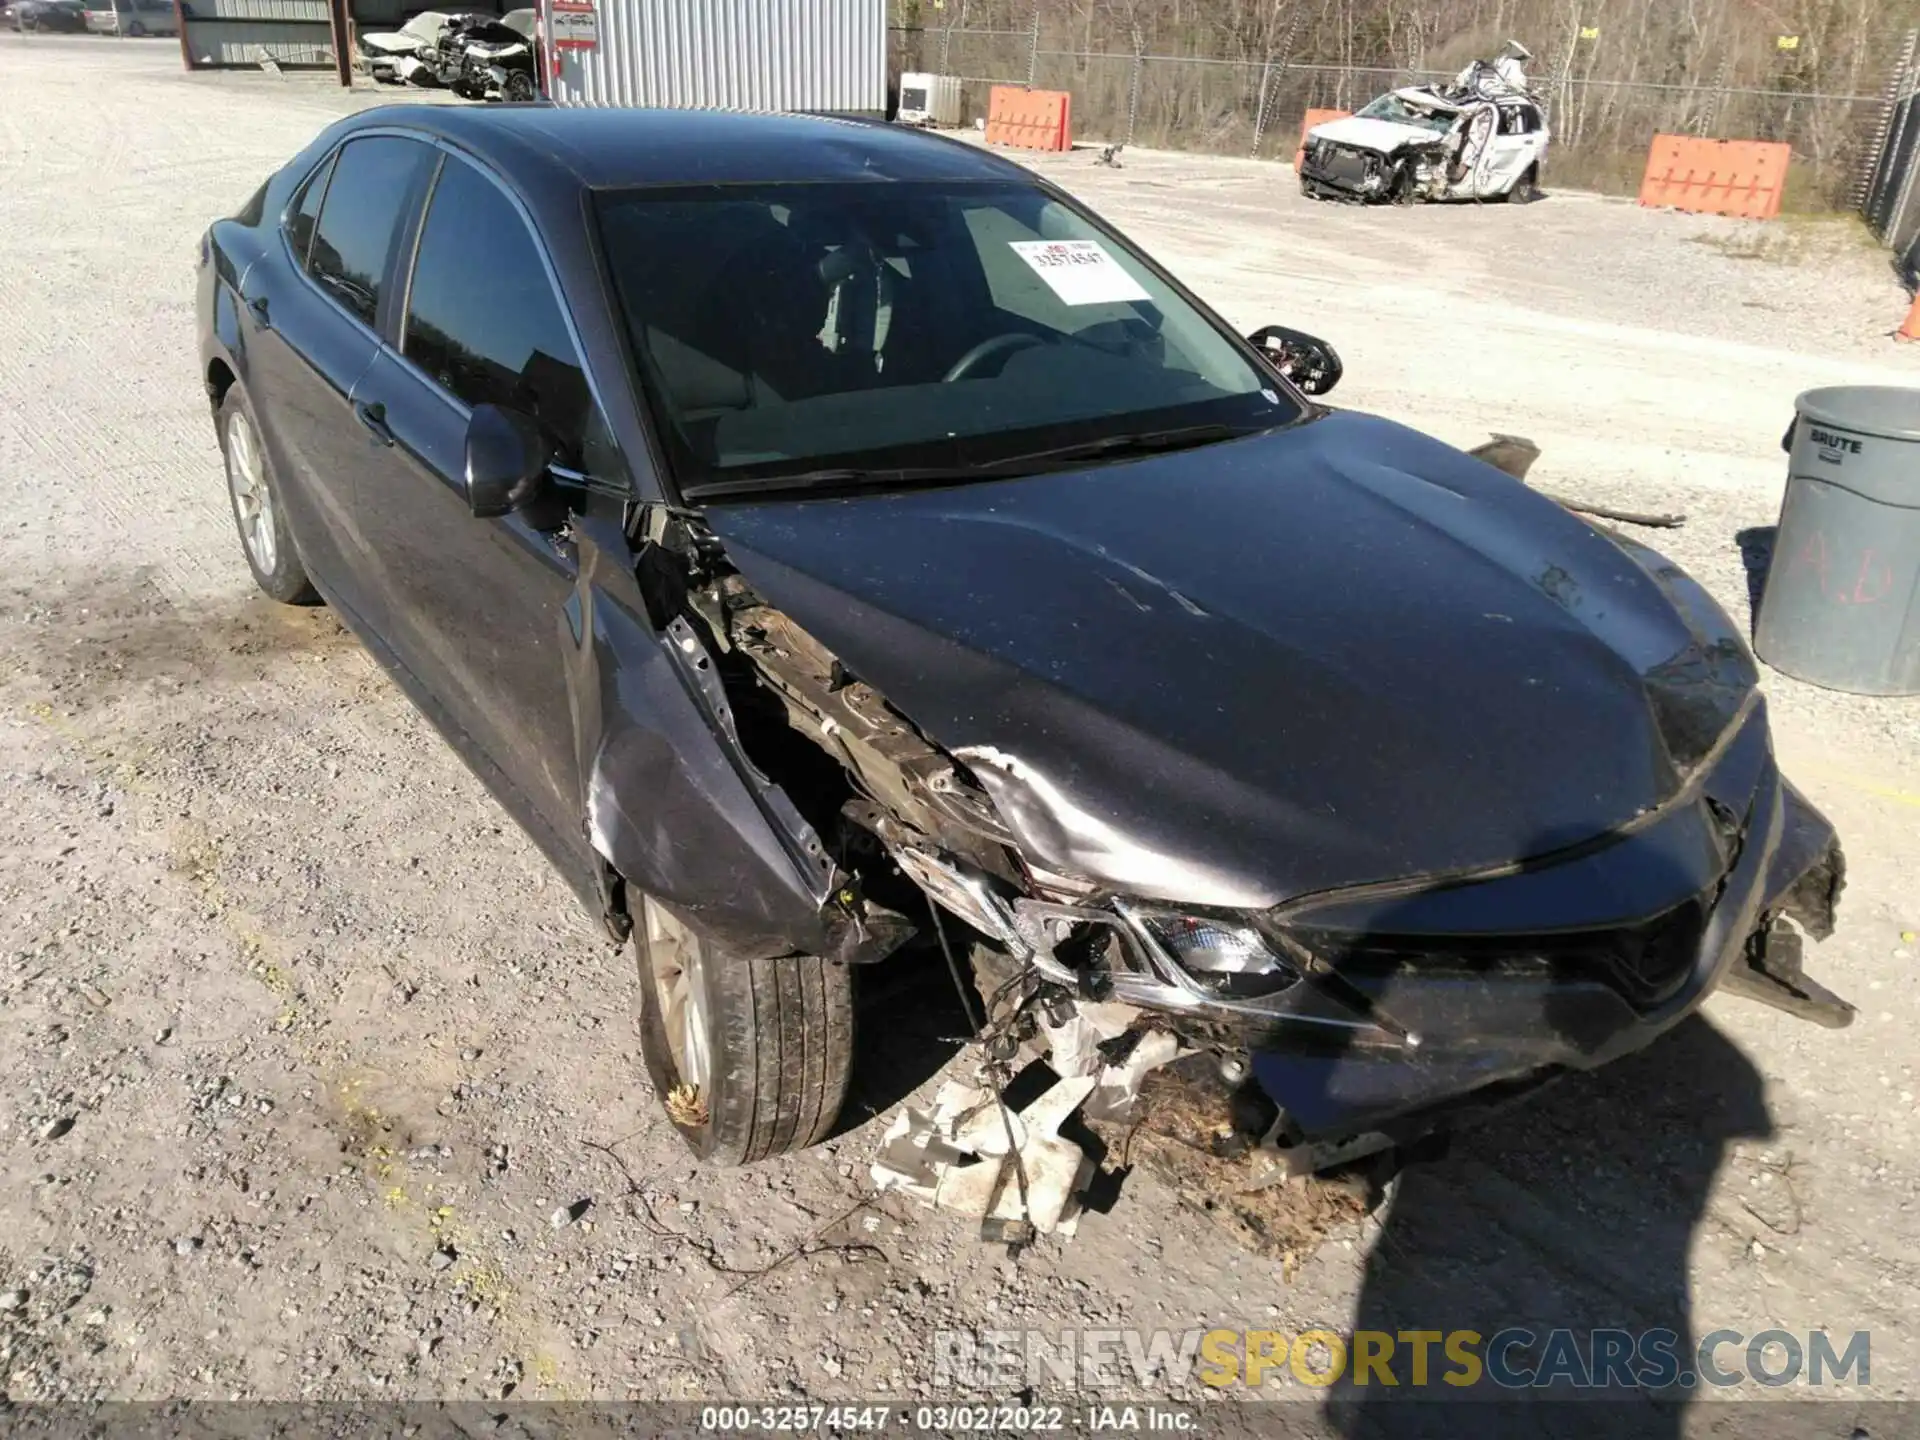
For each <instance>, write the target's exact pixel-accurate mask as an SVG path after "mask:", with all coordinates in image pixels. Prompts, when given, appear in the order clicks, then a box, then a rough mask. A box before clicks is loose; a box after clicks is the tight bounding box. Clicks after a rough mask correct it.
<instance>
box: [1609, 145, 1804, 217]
mask: <svg viewBox="0 0 1920 1440" xmlns="http://www.w3.org/2000/svg"><path fill="white" fill-rule="evenodd" d="M1792 156H1793V147H1792V146H1790V145H1778V144H1774V143H1772V142H1769V141H1764V140H1694V139H1691V138H1689V137H1688V136H1685V135H1656V136H1654V137H1653V148H1652V150H1650V151H1649V152H1648V154H1647V174H1646V178H1645V179H1644V180H1643V181H1642V182H1641V184H1640V203H1641V204H1642V205H1668V206H1672V207H1673V208H1674V209H1675V210H1689V211H1692V212H1693V213H1694V214H1697V215H1737V216H1740V217H1741V218H1743V219H1747V220H1771V219H1773V217H1774V216H1776V215H1778V214H1779V213H1780V193H1781V191H1782V190H1783V189H1785V188H1786V183H1787V161H1788V160H1789V159H1791V158H1792Z"/></svg>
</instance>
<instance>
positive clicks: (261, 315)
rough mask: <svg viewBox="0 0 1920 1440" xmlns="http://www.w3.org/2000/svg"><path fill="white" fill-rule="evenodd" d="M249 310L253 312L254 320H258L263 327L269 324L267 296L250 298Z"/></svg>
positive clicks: (248, 302) (248, 301)
mask: <svg viewBox="0 0 1920 1440" xmlns="http://www.w3.org/2000/svg"><path fill="white" fill-rule="evenodd" d="M247 309H249V310H251V311H252V312H253V314H254V318H255V319H256V320H258V321H259V322H260V323H261V324H262V325H265V324H266V323H267V297H266V296H264V295H254V296H250V297H249V298H248V300H247Z"/></svg>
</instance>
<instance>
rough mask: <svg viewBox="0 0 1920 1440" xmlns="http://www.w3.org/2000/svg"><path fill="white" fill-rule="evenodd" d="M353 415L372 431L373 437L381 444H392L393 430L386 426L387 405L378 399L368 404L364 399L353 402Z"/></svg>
mask: <svg viewBox="0 0 1920 1440" xmlns="http://www.w3.org/2000/svg"><path fill="white" fill-rule="evenodd" d="M353 415H354V418H355V419H356V420H358V421H359V422H360V423H361V424H362V425H364V426H366V427H367V429H368V430H370V431H372V432H373V438H374V439H376V440H378V441H379V442H380V443H381V444H382V445H391V444H393V431H392V430H390V429H388V428H387V407H386V406H384V405H382V404H381V403H380V402H379V401H378V400H375V401H374V402H373V403H372V404H368V403H367V402H366V401H364V400H356V401H354V402H353Z"/></svg>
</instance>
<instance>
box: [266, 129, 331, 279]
mask: <svg viewBox="0 0 1920 1440" xmlns="http://www.w3.org/2000/svg"><path fill="white" fill-rule="evenodd" d="M335 154H338V152H337V151H336V152H335ZM333 161H334V156H333V155H329V156H328V157H327V158H326V161H325V163H324V164H322V165H321V166H320V168H319V169H318V170H316V171H314V172H313V174H312V175H310V176H308V177H307V183H306V184H305V185H302V186H301V187H300V194H299V197H298V198H297V199H296V200H295V201H294V202H293V210H292V213H290V214H289V215H288V216H287V243H288V244H289V245H291V246H293V253H294V255H295V256H296V257H297V258H298V259H299V261H300V263H301V264H302V265H304V264H306V263H307V252H308V251H309V250H311V249H312V248H313V222H314V221H316V220H318V219H319V218H320V202H321V201H322V200H324V199H326V198H327V177H328V176H329V175H331V174H333ZM263 193H264V192H263Z"/></svg>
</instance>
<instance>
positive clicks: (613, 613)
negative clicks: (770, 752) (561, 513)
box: [560, 519, 838, 959]
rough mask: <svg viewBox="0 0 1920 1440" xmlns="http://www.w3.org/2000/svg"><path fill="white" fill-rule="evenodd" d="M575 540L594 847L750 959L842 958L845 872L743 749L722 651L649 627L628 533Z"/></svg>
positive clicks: (603, 532)
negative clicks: (839, 911)
mask: <svg viewBox="0 0 1920 1440" xmlns="http://www.w3.org/2000/svg"><path fill="white" fill-rule="evenodd" d="M574 534H575V541H576V545H577V548H578V555H579V565H580V568H579V576H578V579H577V580H576V582H575V585H574V591H573V594H572V595H571V596H570V597H568V600H567V603H566V605H565V606H564V607H563V611H562V615H561V620H560V627H561V640H562V643H563V645H564V647H565V651H564V653H565V654H566V657H567V688H568V701H569V704H570V706H571V709H572V714H573V734H574V745H575V750H576V754H577V757H578V760H579V765H580V776H581V789H582V796H581V800H582V806H583V811H584V815H585V820H586V829H587V835H588V838H589V839H590V841H591V842H592V845H593V848H594V849H595V851H597V852H598V853H599V855H600V856H601V857H602V858H603V859H604V860H605V861H606V862H607V863H608V864H609V865H610V866H612V867H613V869H614V871H616V872H617V873H618V874H619V875H620V876H621V877H622V878H623V879H624V880H625V881H626V883H627V884H628V885H629V886H631V887H633V888H635V889H638V890H640V891H642V892H644V893H646V894H648V895H652V896H654V897H656V898H658V899H660V900H663V901H666V902H668V903H670V904H672V905H674V906H676V907H678V908H679V909H680V910H682V911H683V912H684V913H685V914H686V915H687V917H688V918H689V919H690V920H692V921H694V922H695V923H696V924H697V925H699V926H700V927H701V928H702V929H703V930H705V931H706V932H707V933H709V934H710V935H712V936H713V938H714V939H715V940H717V941H719V942H721V943H722V944H723V945H724V946H725V947H726V948H727V949H728V950H729V951H730V952H731V953H733V954H734V955H736V956H738V957H740V958H743V959H745V958H767V957H771V956H776V955H786V954H793V953H796V952H800V953H806V954H813V955H823V954H833V953H834V952H835V949H836V943H835V942H836V940H837V938H838V937H837V936H836V935H833V934H831V933H830V930H831V929H832V928H833V926H832V917H831V915H830V914H829V913H828V912H827V910H826V909H825V908H824V907H827V906H828V904H829V899H830V897H831V896H833V895H834V893H835V886H836V881H837V878H838V877H837V876H836V874H835V870H834V866H833V863H832V861H831V859H830V858H829V857H828V856H827V854H826V852H825V849H824V847H823V846H822V845H821V843H820V839H819V837H818V835H816V834H815V833H814V831H813V829H812V828H811V827H810V826H809V825H807V824H806V822H805V821H804V820H803V819H802V818H801V817H800V815H799V814H798V813H797V812H796V811H795V810H794V809H793V806H792V804H791V803H790V802H789V801H788V800H787V798H786V796H785V795H784V794H783V793H782V792H781V791H780V790H779V789H778V787H776V786H774V785H773V784H771V783H770V782H769V781H767V780H766V779H765V777H763V776H761V775H760V774H759V773H758V772H757V771H756V770H755V769H754V768H753V766H752V765H751V764H750V763H749V762H748V760H747V759H746V756H745V755H744V754H743V753H742V752H741V750H740V747H739V745H738V742H737V741H736V740H735V739H734V736H733V722H732V718H731V713H730V711H729V709H728V707H727V702H726V696H725V693H724V691H723V690H722V689H721V686H720V680H719V677H718V675H717V674H716V673H715V672H714V670H713V668H712V658H711V656H709V655H708V653H707V651H706V649H705V647H704V645H703V644H702V643H701V641H700V639H699V637H698V636H697V634H695V632H694V631H693V630H692V628H691V627H690V626H688V625H687V624H686V622H685V621H684V620H677V621H675V622H674V623H673V624H672V625H671V626H669V627H668V629H667V630H666V631H664V632H663V631H661V630H660V629H659V628H657V627H656V626H655V625H654V623H653V621H652V620H651V619H650V618H649V616H648V613H647V609H646V606H645V604H644V602H643V600H642V597H641V593H640V586H639V583H638V581H637V580H636V578H635V575H634V568H633V553H632V549H631V546H630V545H629V543H628V541H627V537H626V535H625V533H624V532H623V531H622V530H621V529H620V527H619V526H618V525H616V524H613V523H611V522H609V521H605V520H592V519H581V520H579V521H577V522H576V525H575V531H574Z"/></svg>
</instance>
